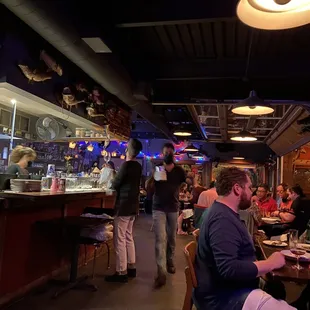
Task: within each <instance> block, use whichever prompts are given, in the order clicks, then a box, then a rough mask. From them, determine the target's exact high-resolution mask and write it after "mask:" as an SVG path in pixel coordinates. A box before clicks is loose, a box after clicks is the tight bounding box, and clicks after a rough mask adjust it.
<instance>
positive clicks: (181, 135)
mask: <svg viewBox="0 0 310 310" xmlns="http://www.w3.org/2000/svg"><path fill="white" fill-rule="evenodd" d="M173 134H174V135H175V136H179V137H189V136H191V135H192V134H191V133H190V132H188V131H175V132H174V133H173Z"/></svg>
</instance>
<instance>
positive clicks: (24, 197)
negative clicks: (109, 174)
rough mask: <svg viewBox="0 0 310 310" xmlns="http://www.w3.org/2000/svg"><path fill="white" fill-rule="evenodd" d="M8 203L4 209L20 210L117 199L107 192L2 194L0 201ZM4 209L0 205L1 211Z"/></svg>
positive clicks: (111, 192)
mask: <svg viewBox="0 0 310 310" xmlns="http://www.w3.org/2000/svg"><path fill="white" fill-rule="evenodd" d="M1 198H2V199H3V198H4V200H5V201H6V203H4V208H19V207H25V206H31V205H32V206H38V205H40V206H42V207H44V206H50V205H55V203H68V202H72V201H81V200H92V199H100V200H106V199H115V192H113V191H106V190H86V191H72V192H64V193H57V192H56V193H55V192H48V191H46V192H10V191H4V192H0V199H1ZM1 208H3V207H2V206H1V204H0V209H1Z"/></svg>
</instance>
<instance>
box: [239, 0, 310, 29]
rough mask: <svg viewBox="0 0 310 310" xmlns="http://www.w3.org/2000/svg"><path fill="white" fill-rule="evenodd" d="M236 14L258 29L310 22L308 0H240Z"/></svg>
mask: <svg viewBox="0 0 310 310" xmlns="http://www.w3.org/2000/svg"><path fill="white" fill-rule="evenodd" d="M237 16H238V17H239V19H240V20H241V21H242V22H243V23H245V24H246V25H248V26H250V27H253V28H258V29H265V30H280V29H290V28H295V27H300V26H303V25H306V24H309V23H310V0H240V1H239V3H238V5H237Z"/></svg>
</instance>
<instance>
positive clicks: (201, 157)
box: [191, 153, 205, 160]
mask: <svg viewBox="0 0 310 310" xmlns="http://www.w3.org/2000/svg"><path fill="white" fill-rule="evenodd" d="M191 158H192V159H198V160H203V159H205V157H204V155H203V154H200V153H196V154H193V155H192V157H191Z"/></svg>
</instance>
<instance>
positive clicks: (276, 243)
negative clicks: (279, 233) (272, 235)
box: [263, 240, 287, 247]
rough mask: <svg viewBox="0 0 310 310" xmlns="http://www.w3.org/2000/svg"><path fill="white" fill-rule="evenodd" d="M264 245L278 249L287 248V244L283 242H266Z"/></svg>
mask: <svg viewBox="0 0 310 310" xmlns="http://www.w3.org/2000/svg"><path fill="white" fill-rule="evenodd" d="M263 243H264V244H266V245H269V246H276V247H286V246H287V243H286V242H283V241H272V240H264V241H263Z"/></svg>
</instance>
